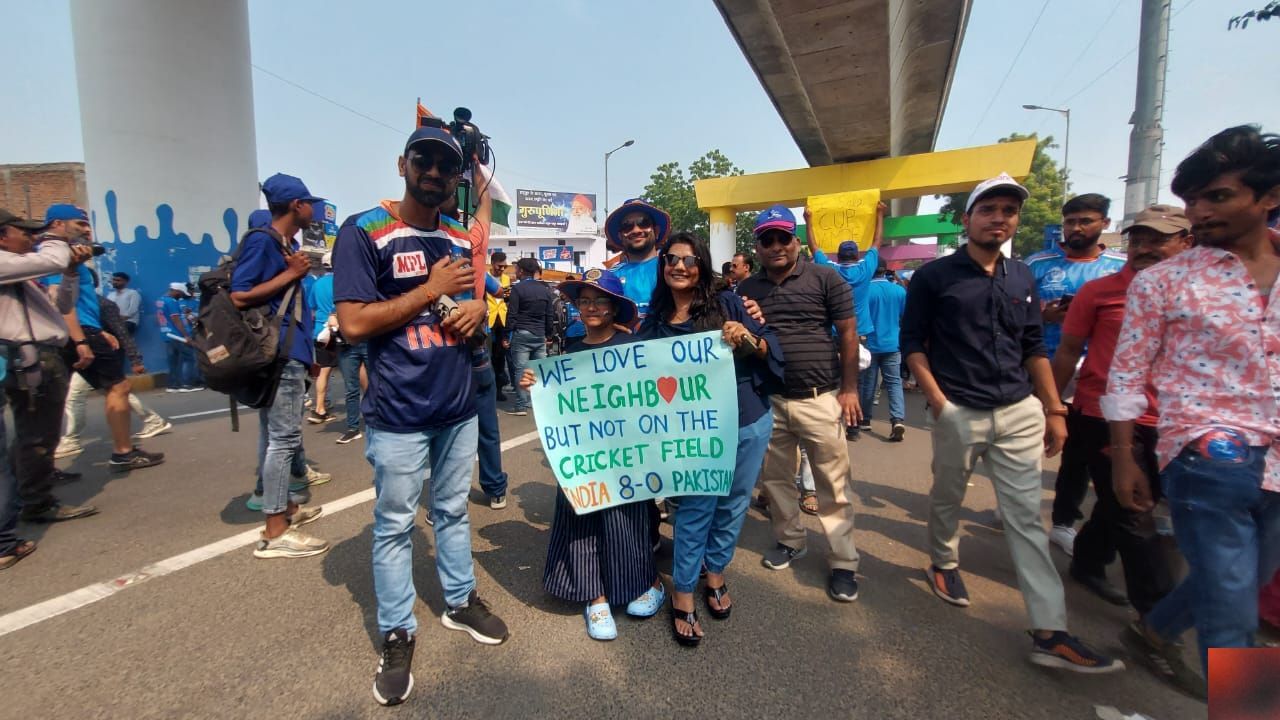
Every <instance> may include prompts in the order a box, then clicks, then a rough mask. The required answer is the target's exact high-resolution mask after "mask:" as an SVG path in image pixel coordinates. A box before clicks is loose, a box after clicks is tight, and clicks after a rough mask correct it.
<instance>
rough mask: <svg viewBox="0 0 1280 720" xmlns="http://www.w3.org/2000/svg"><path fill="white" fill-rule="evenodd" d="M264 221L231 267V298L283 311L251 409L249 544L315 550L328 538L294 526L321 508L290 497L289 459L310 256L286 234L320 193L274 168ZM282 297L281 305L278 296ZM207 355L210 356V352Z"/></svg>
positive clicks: (308, 349)
mask: <svg viewBox="0 0 1280 720" xmlns="http://www.w3.org/2000/svg"><path fill="white" fill-rule="evenodd" d="M262 194H263V195H265V196H266V198H267V208H268V210H270V212H271V224H270V225H268V226H267V227H263V228H255V229H253V230H250V231H249V232H248V233H246V234H245V236H244V237H243V238H242V239H241V241H240V249H239V250H238V252H237V254H236V257H235V260H234V262H235V267H234V269H233V270H232V271H231V296H230V297H231V302H233V303H234V304H235V306H236V308H237V309H239V310H241V311H243V310H247V309H250V308H256V307H259V306H262V307H263V309H264V310H265V311H267V312H268V313H269V315H270V317H277V316H281V317H283V321H282V325H281V328H280V335H279V347H278V353H279V356H280V358H281V359H282V360H285V362H283V366H282V368H281V369H279V370H278V372H279V380H278V383H277V385H276V389H275V393H274V397H273V398H272V400H271V402H270V404H269V405H267V406H266V407H262V408H260V409H259V410H258V419H259V434H260V442H259V445H260V446H261V447H265V448H266V451H265V453H264V456H263V458H262V459H261V460H262V467H261V473H262V488H263V494H262V512H263V513H264V514H265V515H266V516H267V517H266V527H265V528H264V529H263V531H262V536H261V538H260V539H259V540H258V543H257V545H256V546H255V547H254V550H253V555H254V557H258V558H264V559H265V558H300V557H309V556H312V555H318V554H320V553H322V552H324V551H326V550H328V549H329V543H328V542H326V541H324V540H321V539H319V538H317V537H313V536H311V535H308V534H306V533H304V532H302V531H301V530H299V529H298V528H299V527H300V526H302V525H304V524H306V523H308V522H311V521H312V520H315V519H316V518H318V517H319V516H320V513H321V511H322V510H321V508H320V507H318V506H317V507H303V506H300V505H298V504H297V503H295V502H293V501H292V500H291V499H290V497H289V477H290V466H291V464H292V463H293V459H294V457H295V456H296V455H297V453H298V452H299V450H300V448H301V445H302V403H303V398H304V395H305V394H306V382H307V375H308V373H309V372H310V369H311V368H312V367H313V361H314V357H313V355H312V347H313V346H312V342H313V341H312V337H311V332H310V329H311V327H312V320H311V309H310V307H308V305H307V298H306V293H305V291H304V289H303V287H302V278H303V277H304V276H305V275H306V274H307V273H308V272H309V271H310V269H311V262H310V261H309V260H308V259H307V257H306V256H305V255H302V254H301V253H297V252H294V249H293V244H292V242H291V240H290V239H291V238H293V236H294V235H296V234H297V233H298V231H299V230H301V229H302V228H304V227H307V226H309V225H310V224H311V218H312V215H313V209H312V203H314V202H316V201H317V200H320V198H317V197H315V196H313V195H312V194H311V193H310V192H309V191H308V190H307V186H306V185H304V184H303V183H302V181H301V180H299V179H298V178H296V177H293V176H291V175H284V174H276V175H272V176H271V177H269V178H267V180H266V182H264V183H263V184H262ZM282 303H284V307H283V308H282V307H281V304H282ZM206 356H208V357H209V359H210V360H212V359H213V358H212V357H211V353H207V354H206Z"/></svg>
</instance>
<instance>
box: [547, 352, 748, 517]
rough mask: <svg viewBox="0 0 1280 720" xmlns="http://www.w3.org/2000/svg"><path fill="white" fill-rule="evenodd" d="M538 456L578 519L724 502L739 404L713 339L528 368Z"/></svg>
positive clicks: (727, 358) (726, 356)
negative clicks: (707, 499) (703, 499)
mask: <svg viewBox="0 0 1280 720" xmlns="http://www.w3.org/2000/svg"><path fill="white" fill-rule="evenodd" d="M532 367H533V369H534V373H535V375H536V377H537V381H538V382H537V384H536V385H534V387H533V391H532V400H533V411H534V419H535V420H536V422H537V425H538V435H539V437H540V438H541V440H542V447H543V450H545V451H546V454H547V460H548V462H549V463H550V465H551V469H552V471H553V472H554V473H555V476H556V480H558V481H559V483H560V486H561V488H563V489H564V492H565V496H566V497H567V498H568V499H569V502H570V503H571V504H572V505H573V508H574V510H575V511H576V512H578V513H579V514H581V513H586V512H591V511H593V510H599V509H601V508H605V507H610V506H613V505H619V504H622V503H629V502H636V501H639V500H647V499H651V498H655V497H668V496H675V495H725V494H727V493H728V492H729V486H730V485H731V484H732V482H733V467H734V457H735V454H736V446H737V437H738V396H737V385H736V380H735V378H734V368H733V353H732V351H731V350H730V348H729V347H728V346H726V345H725V344H724V343H723V342H722V341H721V340H720V333H718V332H707V333H700V334H697V335H686V336H684V337H678V338H669V339H666V340H651V341H645V342H635V343H631V344H628V345H615V346H611V347H604V348H599V349H595V350H588V351H583V352H578V353H573V354H571V355H561V356H557V357H552V358H546V359H543V360H538V361H536V362H534V363H533V364H532Z"/></svg>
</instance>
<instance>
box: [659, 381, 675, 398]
mask: <svg viewBox="0 0 1280 720" xmlns="http://www.w3.org/2000/svg"><path fill="white" fill-rule="evenodd" d="M658 394H659V395H661V396H662V399H663V400H666V401H667V402H668V403H670V402H671V398H673V397H675V396H676V379H675V378H673V377H660V378H658Z"/></svg>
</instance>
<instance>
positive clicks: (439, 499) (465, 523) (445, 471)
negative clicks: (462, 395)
mask: <svg viewBox="0 0 1280 720" xmlns="http://www.w3.org/2000/svg"><path fill="white" fill-rule="evenodd" d="M476 426H477V423H476V419H475V418H470V419H469V420H464V421H462V422H460V423H457V424H454V425H450V426H449V427H445V428H441V429H439V430H431V431H427V432H417V433H394V432H388V431H386V430H378V429H377V428H372V427H371V428H367V432H368V438H369V442H368V444H367V445H366V446H365V458H366V459H368V461H369V464H370V465H373V487H374V491H375V492H376V493H377V500H376V501H375V502H374V506H373V589H374V592H375V593H376V594H377V597H378V630H379V631H380V632H382V633H388V632H391V631H392V630H395V629H396V628H404V629H405V630H408V631H409V634H410V635H412V634H413V633H414V632H415V631H416V630H417V628H418V622H417V620H416V619H415V618H414V617H413V603H414V600H415V599H417V597H418V593H417V590H416V589H415V588H414V585H413V536H414V534H415V533H416V532H417V529H416V528H415V527H414V517H415V516H416V514H417V510H418V500H419V498H420V497H421V496H422V484H423V481H424V478H425V477H426V475H427V466H428V463H430V467H431V508H430V512H431V517H432V519H433V520H434V521H435V527H434V529H435V536H436V573H437V574H438V575H439V576H440V587H441V588H443V589H444V601H445V602H446V603H448V604H449V606H451V607H456V606H458V605H464V604H466V602H467V598H468V597H469V596H470V595H471V591H472V590H473V589H475V586H476V576H475V573H474V572H473V570H472V565H471V520H470V518H469V517H468V516H467V494H468V493H469V492H470V491H471V463H472V462H474V459H473V458H475V456H476V435H477V429H476Z"/></svg>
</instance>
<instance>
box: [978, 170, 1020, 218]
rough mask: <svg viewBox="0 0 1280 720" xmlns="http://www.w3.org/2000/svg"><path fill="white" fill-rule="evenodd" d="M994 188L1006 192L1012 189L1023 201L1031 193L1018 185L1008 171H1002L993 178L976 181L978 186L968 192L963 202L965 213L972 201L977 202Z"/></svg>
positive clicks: (993, 190)
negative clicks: (966, 199)
mask: <svg viewBox="0 0 1280 720" xmlns="http://www.w3.org/2000/svg"><path fill="white" fill-rule="evenodd" d="M996 190H1004V191H1006V192H1009V191H1012V192H1013V193H1014V194H1015V195H1017V196H1018V197H1020V198H1022V200H1023V201H1024V202H1025V201H1026V199H1027V198H1029V197H1031V193H1030V192H1028V191H1027V189H1026V188H1024V187H1022V186H1021V185H1019V184H1018V181H1017V180H1014V179H1013V178H1012V177H1011V176H1010V175H1009V173H1003V172H1002V173H1000V174H999V175H997V176H995V177H993V178H990V179H988V180H983V181H982V182H980V183H978V187H976V188H974V189H973V192H971V193H969V201H968V202H966V203H965V204H964V211H965V213H968V212H969V211H970V210H972V209H973V204H974V203H976V202H978V201H979V200H981V199H982V198H983V197H985V196H987V195H990V194H991V193H993V192H995V191H996Z"/></svg>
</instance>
